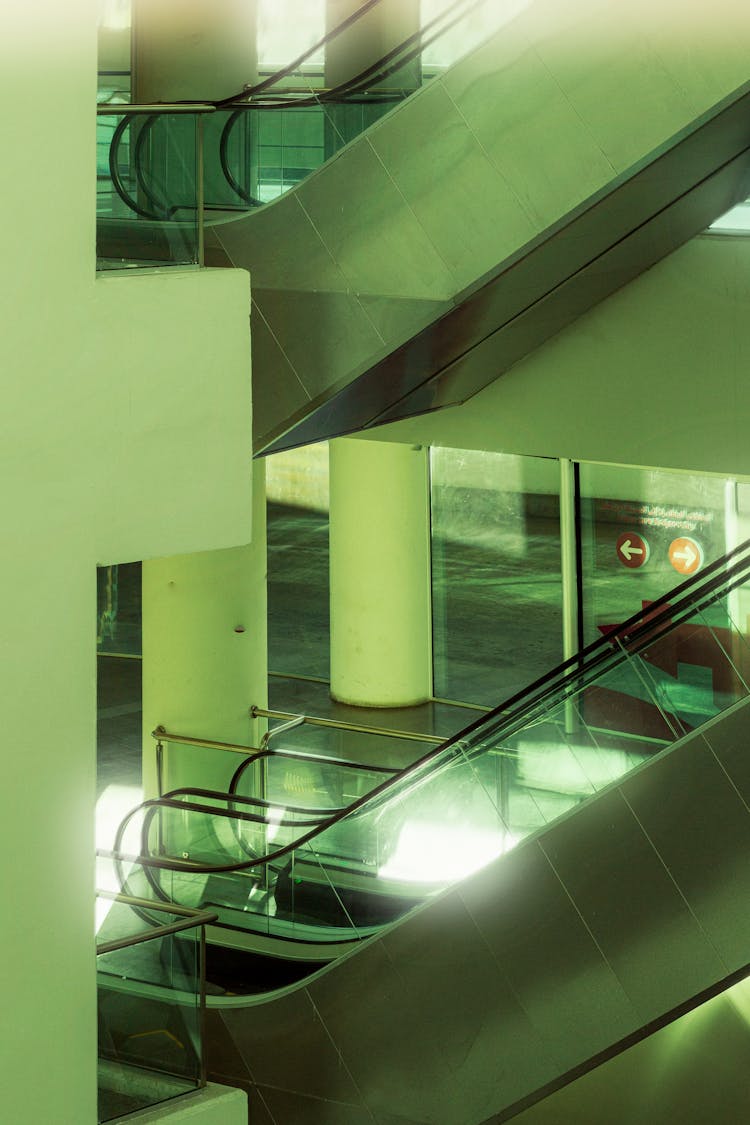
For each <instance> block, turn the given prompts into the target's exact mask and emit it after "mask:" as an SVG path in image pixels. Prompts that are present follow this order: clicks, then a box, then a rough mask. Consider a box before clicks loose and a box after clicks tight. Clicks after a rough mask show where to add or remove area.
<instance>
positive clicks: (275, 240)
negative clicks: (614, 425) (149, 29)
mask: <svg viewBox="0 0 750 1125" xmlns="http://www.w3.org/2000/svg"><path fill="white" fill-rule="evenodd" d="M724 8H726V11H724ZM740 9H741V6H739V5H736V4H734V3H731V2H730V0H717V5H716V6H715V7H713V8H712V11H711V20H710V21H709V26H708V27H704V26H703V23H702V22H700V20H698V22H697V23H696V24H695V25H693V24H691V23H690V18H689V16H688V14H687V13H686V10H685V7H684V4H680V3H677V0H666V2H665V3H662V4H658V5H657V4H653V3H652V4H647V3H641V2H635V0H634V2H633V3H632V4H629V5H627V10H626V11H623V5H622V3H621V2H620V0H598V2H597V3H596V4H592V3H591V2H590V0H569V2H567V3H566V4H559V3H552V2H551V0H550V2H545V0H539V2H537V3H535V4H531V5H530V6H529V7H528V8H527V9H526V10H525V11H524V12H522V13H521V14H520V15H519V16H517V17H516V19H515V20H514V21H513V22H512V23H511V24H509V25H507V26H506V27H504V28H502V29H501V30H500V31H499V32H497V33H496V34H495V35H493V36H492V37H491V38H490V40H489V41H488V42H487V43H485V44H484V45H483V46H482V47H481V48H479V49H478V50H476V51H474V52H473V54H471V55H469V56H468V57H466V58H465V59H463V60H462V61H461V62H459V63H458V64H457V65H456V66H454V67H453V68H452V69H450V70H449V71H447V72H446V73H445V74H444V75H443V76H442V77H441V78H438V79H435V80H433V82H432V83H431V84H429V85H428V86H426V87H425V88H424V89H423V90H422V91H420V92H418V93H417V94H415V95H414V96H412V97H411V98H409V99H408V100H407V101H405V102H404V103H402V104H401V105H400V106H399V107H398V108H396V109H395V110H394V111H393V112H391V113H390V114H388V115H387V116H386V117H384V118H383V119H382V120H381V121H379V122H378V123H377V124H376V125H374V126H373V127H372V128H370V129H369V130H368V131H367V132H366V133H365V134H363V135H362V136H361V137H359V138H358V139H357V140H356V141H354V142H352V143H351V144H349V145H348V146H347V147H346V148H344V149H342V150H341V151H340V152H339V153H338V154H337V155H336V156H335V157H334V158H333V159H332V160H330V161H329V162H328V163H327V164H326V165H324V166H323V167H322V168H321V169H320V170H319V171H318V172H316V173H315V174H314V175H312V176H311V177H310V178H309V179H307V180H305V181H304V182H303V183H302V184H301V185H300V186H299V187H298V188H297V189H296V190H295V191H294V192H292V193H289V194H288V195H286V196H284V197H282V198H281V199H279V200H278V201H276V202H275V203H272V204H270V205H267V206H266V207H264V208H262V209H261V210H259V211H258V212H257V213H254V214H250V215H247V216H244V217H243V218H241V219H237V220H227V221H224V222H222V223H219V224H217V225H215V226H214V227H212V228H209V230H208V231H207V251H208V255H209V260H212V258H211V255H212V254H213V255H214V258H213V260H217V257H216V256H217V255H218V259H219V260H221V259H223V260H225V261H229V262H231V263H233V264H235V265H238V266H243V267H246V268H248V269H249V270H250V272H251V275H252V284H253V293H254V308H255V312H254V318H255V323H256V325H258V327H259V331H258V332H257V338H256V345H255V354H254V372H253V381H254V385H255V397H256V408H255V412H254V413H255V424H256V452H263V451H268V450H271V449H274V448H282V447H284V446H287V445H293V444H299V443H301V442H303V441H310V440H314V439H316V438H323V437H327V436H331V435H334V434H339V433H344V432H351V431H354V430H357V429H361V428H363V427H366V426H369V425H373V424H377V423H379V422H382V421H386V420H391V419H393V418H396V417H401V416H404V415H405V414H408V413H414V412H421V411H424V410H428V409H435V408H436V407H438V406H442V405H444V404H447V403H452V402H456V401H461V400H463V399H465V398H466V397H468V396H469V395H471V394H473V393H475V392H476V390H478V389H479V388H480V387H481V386H484V385H486V384H487V383H489V382H491V381H492V380H493V379H495V378H497V377H498V375H499V374H501V373H502V371H503V370H505V369H507V367H508V366H509V365H511V364H512V363H513V362H515V361H516V360H517V359H518V358H519V357H520V356H521V355H524V354H526V353H528V351H530V350H531V349H533V348H534V347H536V346H537V345H538V344H539V343H540V342H541V341H542V340H543V339H545V338H546V337H547V336H549V335H550V334H552V333H554V332H556V331H558V330H559V328H560V327H561V326H562V325H564V324H565V323H568V322H569V321H570V320H571V319H572V318H573V317H575V316H577V315H579V313H580V312H581V311H582V310H583V309H585V308H587V307H590V306H591V305H592V304H594V303H595V302H596V301H597V300H601V299H602V298H603V297H605V296H607V295H608V294H609V293H611V292H612V291H613V290H614V289H615V288H617V287H618V286H619V285H622V284H624V283H626V282H627V281H628V280H629V279H630V278H632V277H633V276H635V275H636V274H637V273H638V272H640V271H642V270H643V269H645V268H648V266H649V265H650V264H652V262H653V261H655V260H656V258H657V257H658V256H661V255H664V254H666V253H669V252H670V250H671V249H674V248H675V247H676V246H678V245H679V244H680V243H681V242H684V241H685V240H686V239H688V238H690V237H692V235H694V234H695V233H696V232H697V231H699V230H701V229H702V228H703V227H705V226H706V225H707V224H708V223H709V222H710V221H711V220H712V219H713V218H714V217H716V216H717V215H718V214H720V213H721V212H722V211H723V210H725V209H726V208H728V207H729V206H731V205H732V203H733V202H734V201H735V200H737V199H738V198H740V197H741V196H743V195H744V194H745V192H746V191H747V190H748V175H747V162H746V160H745V159H744V158H743V154H744V153H746V151H747V148H748V145H749V144H750V113H748V109H750V104H749V102H748V99H749V98H750V93H749V92H748V91H749V90H750V86H748V83H747V76H748V68H747V62H746V58H745V56H744V53H743V51H742V50H741V46H742V44H743V43H744V42H746V41H747V31H748V30H750V28H749V27H748V26H747V25H748V23H749V21H750V12H747V13H745V12H743V11H742V10H740ZM722 12H723V14H722ZM697 18H698V17H696V19H697ZM644 224H648V226H649V232H648V237H643V230H644ZM489 341H491V346H490V345H489V344H488V342H489ZM477 349H481V351H480V352H479V351H478V352H477V354H476V355H474V354H473V353H474V352H475V351H476V350H477ZM307 417H309V421H308V423H307V424H305V418H307Z"/></svg>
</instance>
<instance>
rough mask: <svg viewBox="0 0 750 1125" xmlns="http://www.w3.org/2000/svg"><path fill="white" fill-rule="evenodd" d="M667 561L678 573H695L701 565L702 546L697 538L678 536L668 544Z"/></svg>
mask: <svg viewBox="0 0 750 1125" xmlns="http://www.w3.org/2000/svg"><path fill="white" fill-rule="evenodd" d="M669 561H670V562H671V564H672V566H673V567H674V568H675V570H676V571H677V573H678V574H684V575H686V576H687V575H690V574H695V572H696V571H697V570H700V568H701V567H702V566H703V548H702V547H701V545H700V543H699V542H698V541H697V539H689V538H688V537H687V536H680V538H679V539H673V540H672V542H671V543H670V544H669Z"/></svg>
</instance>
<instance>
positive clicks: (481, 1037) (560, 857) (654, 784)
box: [209, 703, 750, 1125]
mask: <svg viewBox="0 0 750 1125" xmlns="http://www.w3.org/2000/svg"><path fill="white" fill-rule="evenodd" d="M748 722H750V704H748V703H743V704H740V705H738V706H737V707H736V708H735V709H734V710H733V711H731V712H728V713H726V714H725V715H723V716H721V717H719V718H718V719H717V720H714V721H713V722H712V723H710V724H708V725H706V726H705V727H703V728H702V729H701V732H700V733H699V734H694V735H691V736H689V737H688V738H686V739H685V740H684V741H683V742H682V743H679V744H677V745H676V746H675V747H674V748H673V749H671V750H669V751H665V752H664V754H663V755H661V756H660V757H658V758H656V759H654V760H653V761H652V762H650V763H648V764H647V765H645V766H643V767H641V768H640V769H638V770H637V771H636V772H635V773H633V774H631V775H630V776H629V777H627V778H626V779H624V780H623V781H622V782H620V783H617V784H616V785H614V786H613V787H612V788H610V789H608V790H606V791H605V792H603V793H601V794H600V795H599V796H597V797H594V798H592V799H591V800H589V801H588V802H586V803H585V804H584V805H582V806H580V807H579V808H578V809H577V810H576V811H575V812H573V813H571V814H569V815H567V816H566V817H564V818H562V819H561V820H559V821H557V822H556V823H554V824H552V825H551V826H550V827H549V828H547V829H546V830H544V831H542V832H541V833H540V834H539V835H537V836H536V837H535V838H530V839H529V840H527V841H525V842H524V843H523V844H521V845H520V846H518V847H517V848H516V849H515V850H514V851H512V852H510V853H509V854H508V855H506V856H504V857H502V858H501V859H499V860H497V861H495V862H494V863H493V864H491V865H490V866H488V867H486V868H485V869H484V870H483V871H481V872H479V873H478V874H477V875H475V876H473V877H472V878H470V879H468V880H466V881H465V882H464V883H462V884H460V885H458V886H456V887H455V888H454V889H453V890H451V891H450V892H448V893H446V894H445V895H443V896H441V898H440V899H439V900H437V901H435V902H433V903H432V904H430V905H428V906H426V907H425V908H423V909H421V910H419V911H418V912H416V913H415V914H413V915H412V916H410V917H409V918H407V919H406V920H405V921H403V922H402V923H400V924H398V925H396V926H394V927H392V928H391V929H390V930H389V931H387V932H385V933H383V934H382V935H380V936H379V937H377V938H376V939H375V940H372V941H370V942H369V943H367V944H365V945H363V946H362V947H361V948H360V949H358V950H357V951H355V952H354V953H352V954H351V955H348V956H346V957H345V958H344V959H343V960H341V961H340V962H337V963H336V964H335V965H333V966H331V967H329V968H327V969H326V970H324V971H322V972H321V973H319V974H318V975H317V976H315V977H313V978H310V979H309V981H308V983H307V984H306V986H304V987H299V988H297V989H296V990H291V991H289V992H287V993H286V994H285V995H276V996H272V997H270V998H269V999H267V1000H266V1001H265V1002H254V1003H250V1004H249V1003H247V1001H243V1000H240V999H239V998H237V999H235V1000H229V1001H222V1003H223V1005H224V1006H223V1007H221V1006H218V1007H214V1008H213V1009H212V1010H211V1015H210V1033H209V1052H210V1069H211V1072H212V1074H213V1076H214V1077H215V1078H216V1079H218V1080H221V1079H222V1078H223V1079H226V1080H229V1081H235V1082H239V1083H240V1084H242V1085H244V1086H245V1087H246V1088H248V1089H249V1090H250V1092H251V1116H252V1114H256V1115H257V1116H253V1117H252V1119H253V1121H256V1120H258V1121H284V1122H292V1121H293V1122H294V1123H295V1125H298V1123H300V1125H301V1123H305V1125H307V1123H325V1125H329V1123H330V1122H339V1121H340V1122H346V1123H347V1125H348V1123H351V1122H360V1121H362V1122H370V1123H371V1122H377V1123H378V1125H393V1123H395V1122H399V1123H401V1125H409V1123H415V1125H416V1123H419V1125H423V1123H426V1122H429V1123H431V1125H480V1123H485V1122H490V1121H498V1122H499V1121H502V1120H507V1119H508V1117H509V1116H512V1114H513V1112H514V1107H518V1106H519V1103H522V1104H528V1102H529V1100H532V1101H533V1098H534V1096H535V1094H537V1093H539V1094H542V1093H544V1092H546V1091H547V1090H549V1089H550V1088H554V1087H555V1085H556V1084H557V1083H559V1082H560V1081H561V1080H563V1079H564V1076H565V1075H566V1074H568V1073H570V1072H571V1071H572V1070H573V1069H574V1068H580V1067H582V1066H583V1067H585V1064H586V1062H587V1060H589V1059H590V1058H591V1057H592V1056H594V1055H596V1054H598V1053H600V1052H609V1051H613V1050H616V1049H617V1044H618V1042H619V1041H620V1040H622V1039H624V1038H625V1037H626V1036H630V1035H633V1034H636V1035H637V1034H638V1033H639V1031H640V1029H642V1028H643V1027H644V1025H646V1024H648V1023H649V1022H650V1021H659V1020H661V1019H663V1018H664V1017H665V1016H667V1015H668V1013H669V1012H670V1011H671V1010H673V1009H674V1008H675V1007H676V1006H678V1005H681V1004H683V1002H685V1001H687V1000H690V999H691V998H692V997H694V996H696V995H697V994H698V993H701V992H702V991H704V990H710V989H712V988H715V987H717V986H719V985H720V982H722V981H724V980H725V978H727V977H728V976H729V975H730V974H732V973H734V972H737V971H738V970H740V969H742V968H743V967H745V966H746V965H747V961H748V954H747V951H748V949H750V913H749V912H748V911H747V910H746V909H745V905H746V903H747V901H748V897H749V896H750V810H749V809H748V804H747V803H746V802H748V801H750V766H748V757H747V753H746V745H747V732H748ZM217 1003H218V1001H217ZM264 1115H265V1116H264Z"/></svg>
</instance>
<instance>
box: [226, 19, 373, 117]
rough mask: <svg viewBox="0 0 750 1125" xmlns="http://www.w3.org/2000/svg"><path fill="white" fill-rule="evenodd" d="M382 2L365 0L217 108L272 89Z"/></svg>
mask: <svg viewBox="0 0 750 1125" xmlns="http://www.w3.org/2000/svg"><path fill="white" fill-rule="evenodd" d="M381 2H382V0H365V3H364V4H362V5H361V6H360V7H359V8H357V10H356V11H354V12H352V13H351V15H349V16H347V17H346V19H344V20H342V21H341V23H340V24H337V25H336V27H334V28H332V29H331V30H330V31H328V32H326V34H325V35H324V36H323V38H322V39H319V40H318V42H317V43H313V45H312V47H307V48H306V50H304V51H303V52H302V54H301V55H299V56H298V57H297V58H296V59H293V60H292V62H290V63H287V64H286V65H285V66H283V67H282V68H281V69H280V70H277V71H276V72H275V74H271V75H269V77H267V78H264V79H263V80H262V81H261V82H257V83H256V84H255V85H254V86H245V87H243V90H242V93H240V94H233V95H231V96H230V97H228V98H223V99H222V100H221V101H219V102H216V106H217V108H223V107H224V106H225V105H227V104H231V103H232V102H234V101H239V100H240V99H241V98H246V97H248V96H249V95H252V94H262V93H263V92H264V91H265V90H268V89H270V88H271V86H275V85H276V84H277V83H278V82H281V81H283V79H284V78H288V77H289V75H290V74H294V72H295V70H297V69H298V68H299V67H300V66H302V65H303V63H305V62H307V60H308V59H309V58H311V57H312V55H314V54H315V52H316V51H319V50H320V48H321V47H326V46H327V45H328V44H329V43H332V42H333V41H334V39H337V38H338V36H339V35H341V34H342V33H343V32H344V31H347V30H348V28H350V27H352V26H353V24H355V23H356V22H357V21H358V20H359V19H361V18H362V16H366V15H367V13H368V12H369V11H370V10H371V9H372V8H376V7H377V6H378V4H380V3H381Z"/></svg>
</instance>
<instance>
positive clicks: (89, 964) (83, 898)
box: [0, 0, 250, 1125]
mask: <svg viewBox="0 0 750 1125" xmlns="http://www.w3.org/2000/svg"><path fill="white" fill-rule="evenodd" d="M40 76H43V78H44V80H43V81H40ZM50 90H53V91H54V98H53V100H52V101H51V100H50ZM95 90H96V5H95V4H94V3H93V0H71V2H70V3H66V4H65V5H60V4H58V3H57V2H56V0H38V2H37V3H35V4H33V5H22V4H13V5H11V6H10V8H9V9H8V10H6V11H4V16H3V35H2V36H0V135H2V137H3V162H4V165H3V166H4V169H5V175H4V178H3V206H2V211H0V240H1V244H2V248H3V252H2V255H1V256H0V328H1V331H0V348H1V354H2V375H1V377H0V398H1V399H2V402H1V405H0V465H1V467H2V476H1V478H0V479H1V481H2V484H1V486H0V488H1V491H0V497H1V502H2V521H1V522H0V618H1V621H2V626H1V628H0V683H2V716H3V720H2V746H1V748H0V761H1V762H2V772H1V775H0V776H2V785H0V856H2V859H0V872H1V874H0V896H1V899H0V901H2V927H1V928H0V990H1V994H2V997H3V1003H2V1007H1V1008H0V1119H2V1120H3V1121H8V1122H13V1125H40V1123H41V1122H50V1123H54V1125H91V1123H93V1122H94V1121H95V1120H96V1084H95V1068H96V1016H95V979H94V941H93V890H94V854H93V852H94V797H95V789H94V783H95V778H94V772H95V700H96V695H95V658H94V653H95V617H96V578H95V568H96V564H97V563H104V562H110V561H121V560H124V559H134V558H140V557H143V556H148V555H153V554H165V553H176V552H179V551H187V550H196V549H199V548H201V549H208V548H212V547H223V546H229V545H232V544H235V543H238V542H246V541H247V539H248V537H249V534H250V528H249V512H250V466H249V461H248V456H249V450H250V444H249V443H250V390H249V334H248V322H247V296H248V280H247V275H244V274H241V273H231V272H230V273H220V274H218V273H217V274H214V273H210V272H207V273H199V272H197V271H194V272H185V273H170V272H169V271H164V272H163V273H161V274H159V273H156V274H153V275H151V276H125V277H118V278H110V279H106V280H102V281H96V280H95V275H94V262H95V247H94V241H95V240H94V187H95V182H94V176H93V169H94V167H95V154H94V111H93V106H94V97H95ZM60 122H64V128H63V127H61V126H60V124H59V123H60Z"/></svg>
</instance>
